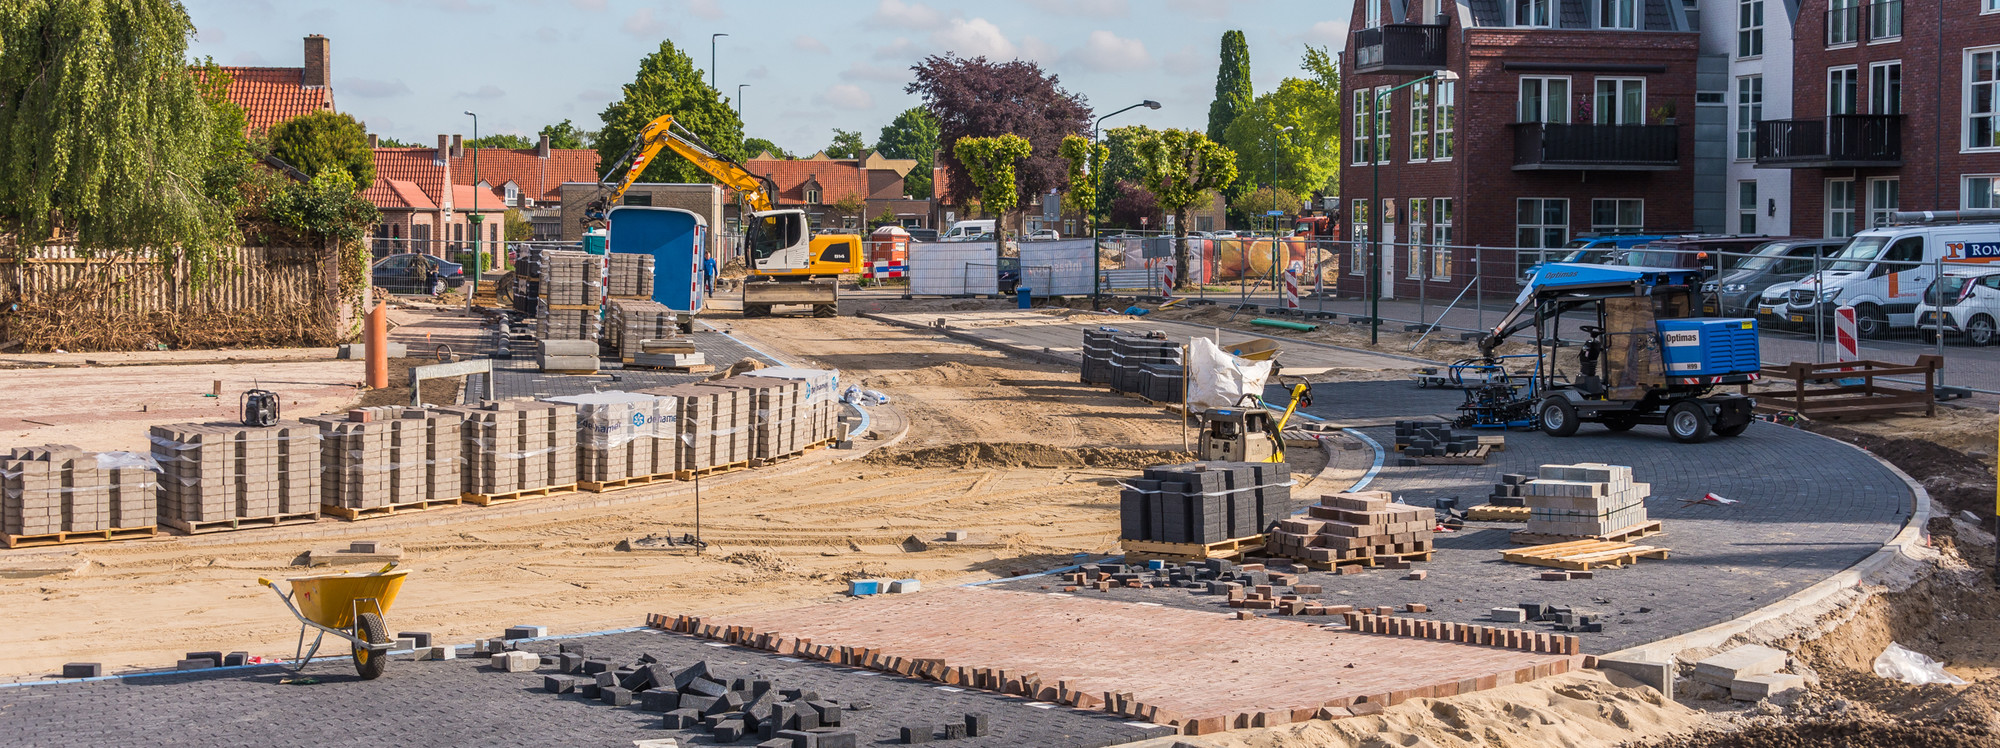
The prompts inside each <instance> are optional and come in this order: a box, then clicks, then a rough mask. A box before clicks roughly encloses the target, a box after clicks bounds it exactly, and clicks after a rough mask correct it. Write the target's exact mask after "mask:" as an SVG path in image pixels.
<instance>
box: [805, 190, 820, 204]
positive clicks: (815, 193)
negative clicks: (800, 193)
mask: <svg viewBox="0 0 2000 748" xmlns="http://www.w3.org/2000/svg"><path fill="white" fill-rule="evenodd" d="M806 204H808V205H818V204H819V190H813V189H808V190H806Z"/></svg>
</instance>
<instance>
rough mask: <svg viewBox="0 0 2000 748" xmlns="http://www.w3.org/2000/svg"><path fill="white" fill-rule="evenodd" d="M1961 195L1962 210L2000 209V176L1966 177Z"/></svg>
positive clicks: (1959, 200) (1959, 204)
mask: <svg viewBox="0 0 2000 748" xmlns="http://www.w3.org/2000/svg"><path fill="white" fill-rule="evenodd" d="M1959 194H1960V195H1961V197H1960V198H1959V199H1958V207H1960V208H1962V209H1965V210H1973V209H1977V208H2000V175H1995V174H1986V175H1983V176H1977V177H1966V178H1965V185H1964V187H1963V188H1961V189H1960V190H1959Z"/></svg>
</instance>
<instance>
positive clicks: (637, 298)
mask: <svg viewBox="0 0 2000 748" xmlns="http://www.w3.org/2000/svg"><path fill="white" fill-rule="evenodd" d="M604 298H607V299H622V300H625V301H652V300H653V297H651V296H647V295H645V294H621V293H613V294H605V295H604Z"/></svg>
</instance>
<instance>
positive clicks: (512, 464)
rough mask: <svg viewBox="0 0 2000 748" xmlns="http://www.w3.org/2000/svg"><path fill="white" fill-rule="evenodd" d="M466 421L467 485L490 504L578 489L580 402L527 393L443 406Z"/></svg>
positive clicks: (471, 495)
mask: <svg viewBox="0 0 2000 748" xmlns="http://www.w3.org/2000/svg"><path fill="white" fill-rule="evenodd" d="M437 410H439V411H444V412H448V413H453V414H456V415H458V416H460V417H461V418H463V419H465V420H464V426H463V428H462V429H461V431H460V433H461V434H462V441H461V442H460V445H459V448H460V450H461V451H462V452H463V454H464V456H465V467H464V470H462V471H461V476H462V482H461V487H462V490H463V494H462V495H463V496H464V498H465V500H466V501H470V502H472V503H474V504H479V505H481V506H490V505H493V504H500V503H505V502H509V501H517V500H520V499H531V498H537V497H542V496H554V495H557V494H562V493H568V492H570V491H573V490H575V489H576V471H577V462H578V458H577V446H576V443H577V426H576V406H575V405H571V404H569V403H551V402H537V401H534V400H528V399H525V398H517V399H511V400H486V401H482V402H479V403H476V404H473V405H465V406H457V407H451V408H437Z"/></svg>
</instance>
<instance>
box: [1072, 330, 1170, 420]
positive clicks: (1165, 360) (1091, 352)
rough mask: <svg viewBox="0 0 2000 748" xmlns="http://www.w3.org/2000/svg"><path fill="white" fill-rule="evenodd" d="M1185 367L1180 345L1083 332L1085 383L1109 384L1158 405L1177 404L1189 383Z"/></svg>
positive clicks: (1117, 334) (1156, 339)
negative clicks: (1159, 403)
mask: <svg viewBox="0 0 2000 748" xmlns="http://www.w3.org/2000/svg"><path fill="white" fill-rule="evenodd" d="M1181 364H1182V362H1181V346H1180V344H1178V343H1171V342H1168V341H1167V340H1165V339H1163V338H1154V337H1148V336H1144V335H1133V334H1129V333H1121V332H1116V331H1111V330H1085V331H1083V368H1082V375H1081V378H1082V380H1083V381H1084V382H1085V383H1088V384H1102V385H1107V386H1109V387H1110V388H1111V389H1113V390H1116V391H1118V392H1124V393H1128V394H1133V395H1138V396H1140V397H1144V398H1146V399H1148V400H1153V401H1156V402H1174V403H1177V402H1180V401H1181V397H1180V389H1181V387H1182V386H1183V384H1182V382H1184V381H1185V380H1184V379H1182V376H1181V369H1180V367H1181ZM1148 367H1151V368H1150V369H1149V368H1148ZM1155 395H1158V397H1155Z"/></svg>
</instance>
